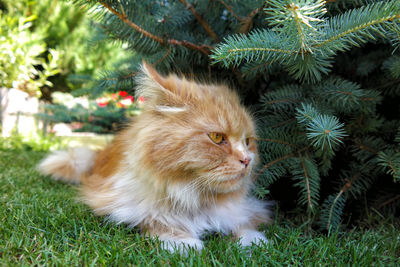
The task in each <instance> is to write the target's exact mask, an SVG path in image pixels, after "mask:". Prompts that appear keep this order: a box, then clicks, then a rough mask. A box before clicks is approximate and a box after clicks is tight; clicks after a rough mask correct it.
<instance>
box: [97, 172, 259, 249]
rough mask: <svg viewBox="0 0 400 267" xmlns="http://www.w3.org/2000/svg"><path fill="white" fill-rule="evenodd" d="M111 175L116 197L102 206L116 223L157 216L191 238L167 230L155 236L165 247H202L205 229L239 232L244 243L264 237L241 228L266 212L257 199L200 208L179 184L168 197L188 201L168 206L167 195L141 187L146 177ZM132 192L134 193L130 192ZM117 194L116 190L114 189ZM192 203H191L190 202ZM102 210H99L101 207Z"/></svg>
mask: <svg viewBox="0 0 400 267" xmlns="http://www.w3.org/2000/svg"><path fill="white" fill-rule="evenodd" d="M111 179H115V183H114V188H115V189H116V191H115V192H118V196H117V197H116V198H115V201H114V202H112V203H110V204H109V205H108V206H105V207H102V211H103V210H104V211H105V212H106V213H108V214H110V216H109V218H110V219H111V220H112V221H115V222H117V223H127V224H129V225H130V226H132V227H134V226H137V225H139V224H140V223H142V222H148V223H151V222H152V221H153V220H156V221H157V222H158V223H161V224H163V225H165V226H167V227H168V228H174V227H175V228H177V229H182V230H184V231H186V232H187V233H188V234H190V236H192V238H182V239H177V238H176V237H173V236H172V235H170V234H169V233H165V234H163V235H161V236H159V237H158V238H159V239H160V240H161V241H163V242H164V243H165V244H164V248H166V249H168V250H171V251H172V250H173V248H174V247H176V249H177V250H179V251H182V249H183V247H192V248H195V249H201V248H202V242H201V240H200V237H201V236H202V234H203V233H204V232H205V231H216V232H222V233H224V234H229V233H231V232H233V233H238V234H239V235H240V237H241V238H242V239H241V241H240V242H241V243H242V244H243V245H246V246H247V245H251V242H255V243H256V244H258V243H259V241H260V240H262V241H266V238H265V237H264V236H263V234H262V233H261V232H258V231H255V230H248V231H246V229H245V230H242V228H243V227H244V226H246V225H248V224H250V220H251V218H252V216H254V214H255V213H263V212H266V210H265V204H264V203H263V202H261V201H259V200H256V199H254V198H251V197H248V198H246V199H243V200H241V201H238V200H237V201H234V200H232V201H228V202H226V203H225V204H223V205H218V206H217V205H214V206H211V207H209V208H204V207H203V208H200V205H199V204H198V202H197V201H196V196H195V195H193V198H190V194H189V192H188V193H187V194H186V193H185V192H184V191H183V189H184V187H181V189H182V190H179V187H176V188H174V187H170V191H169V192H168V193H169V196H168V197H169V198H176V203H181V204H182V205H188V206H187V207H186V208H184V209H183V208H177V209H176V210H175V211H174V210H169V209H168V210H167V208H166V205H164V202H163V201H166V200H167V199H155V196H156V195H158V194H157V193H154V194H153V195H151V196H149V195H148V194H146V192H145V190H142V189H143V188H145V187H147V186H151V185H150V184H149V181H150V180H151V179H146V178H143V177H141V179H133V177H132V173H131V172H129V171H125V172H123V173H117V174H115V175H114V176H113V177H111ZM133 192H134V193H133ZM116 194H117V193H116ZM190 205H191V206H190ZM100 212H101V211H100Z"/></svg>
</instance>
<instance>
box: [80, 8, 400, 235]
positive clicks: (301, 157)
mask: <svg viewBox="0 0 400 267" xmlns="http://www.w3.org/2000/svg"><path fill="white" fill-rule="evenodd" d="M75 2H76V3H77V4H78V5H80V6H83V7H86V8H87V9H88V10H90V11H91V12H94V13H95V14H96V17H97V19H99V20H100V21H101V32H102V34H101V37H103V38H109V39H112V40H114V41H115V40H116V41H120V42H123V43H125V44H126V45H127V47H128V49H129V50H131V51H132V58H129V59H127V60H126V61H124V62H123V63H124V64H122V65H121V66H123V67H121V68H118V69H115V70H112V71H107V72H105V73H104V74H103V76H102V77H99V78H98V80H97V82H96V83H95V84H94V85H93V88H92V89H91V90H90V94H91V95H92V96H94V97H98V96H100V95H102V94H103V93H104V92H109V93H110V92H116V91H119V90H122V91H127V92H128V93H130V94H132V93H133V90H134V87H135V75H136V73H137V71H138V66H139V63H140V62H141V60H142V59H145V60H146V61H148V62H150V63H151V64H153V65H154V66H155V67H156V68H157V69H159V70H160V71H162V72H165V73H167V72H171V71H175V72H176V71H178V72H181V73H194V74H196V75H197V76H200V77H203V78H204V77H205V78H207V79H211V80H214V79H219V80H220V79H225V80H227V81H229V82H230V83H232V85H233V86H235V87H236V88H238V91H239V93H240V94H241V95H242V97H243V99H244V100H245V103H246V104H247V105H251V106H253V108H254V110H255V113H256V115H257V117H258V122H259V137H260V138H259V146H260V154H261V161H262V162H261V165H260V170H259V172H258V176H259V177H258V181H259V185H258V187H257V188H256V193H257V194H258V195H260V197H263V196H264V195H265V194H266V193H267V192H268V190H267V189H268V188H270V187H271V186H272V185H274V184H277V183H279V182H283V181H285V182H286V185H288V186H293V187H294V188H295V190H296V192H297V193H298V195H297V196H296V200H297V203H298V204H299V205H301V206H302V207H304V209H305V210H307V214H308V223H310V225H311V224H314V223H316V224H318V225H320V226H321V227H322V228H323V229H327V230H330V229H336V228H337V227H338V226H339V225H340V222H341V219H342V215H343V212H344V211H345V210H346V207H348V206H349V205H350V203H352V205H353V207H357V205H359V203H360V202H361V199H363V198H364V197H363V196H367V198H368V199H367V203H368V204H370V205H372V207H375V208H379V209H381V210H384V209H386V208H388V209H389V207H390V209H389V210H390V212H397V213H398V212H399V208H400V198H399V197H398V195H399V187H398V185H397V184H395V183H394V181H398V180H399V173H400V147H399V143H400V140H399V139H400V137H399V136H400V120H399V115H398V114H399V95H400V56H399V55H398V52H397V50H398V46H399V44H400V40H399V37H400V1H398V0H391V1H372V0H371V1H367V0H365V1H363V0H352V1H345V0H337V1H334V0H332V1H323V0H290V1H288V0H269V1H258V0H253V1H236V0H215V1H206V0H204V1H191V0H175V1H168V0H159V1H127V0H97V1H96V0H85V1H83V0H76V1H75ZM389 176H390V177H392V178H391V180H390V181H389V186H387V185H388V183H386V184H385V183H384V184H383V185H382V183H381V181H382V180H385V179H386V181H387V179H388V177H389ZM389 189H390V190H389ZM271 190H272V189H271ZM272 193H273V192H272ZM284 193H285V192H284ZM285 197H286V198H290V197H292V196H290V195H286V196H285Z"/></svg>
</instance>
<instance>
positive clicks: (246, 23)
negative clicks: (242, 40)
mask: <svg viewBox="0 0 400 267" xmlns="http://www.w3.org/2000/svg"><path fill="white" fill-rule="evenodd" d="M260 10H261V8H256V9H254V10H252V11H251V12H250V14H249V15H247V16H246V17H244V18H242V20H241V24H242V26H241V27H240V30H239V32H240V33H244V34H247V33H248V32H249V30H250V29H251V26H252V24H253V18H254V16H255V15H257V14H258V12H259V11H260Z"/></svg>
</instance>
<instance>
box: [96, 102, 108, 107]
mask: <svg viewBox="0 0 400 267" xmlns="http://www.w3.org/2000/svg"><path fill="white" fill-rule="evenodd" d="M97 105H98V106H99V107H101V108H104V107H106V106H107V105H108V102H100V103H97Z"/></svg>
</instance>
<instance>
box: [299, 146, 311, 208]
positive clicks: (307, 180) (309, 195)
mask: <svg viewBox="0 0 400 267" xmlns="http://www.w3.org/2000/svg"><path fill="white" fill-rule="evenodd" d="M299 159H300V163H301V167H302V169H303V173H304V178H305V183H306V188H307V201H308V207H309V208H310V209H311V210H312V209H313V204H312V202H311V188H310V181H309V180H310V177H309V175H308V172H307V168H306V166H305V164H304V160H303V156H302V155H301V153H299Z"/></svg>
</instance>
